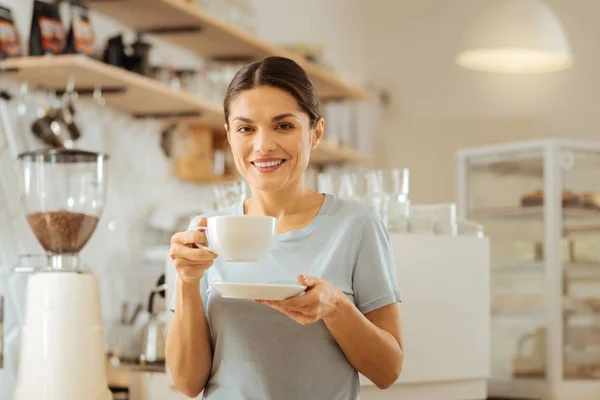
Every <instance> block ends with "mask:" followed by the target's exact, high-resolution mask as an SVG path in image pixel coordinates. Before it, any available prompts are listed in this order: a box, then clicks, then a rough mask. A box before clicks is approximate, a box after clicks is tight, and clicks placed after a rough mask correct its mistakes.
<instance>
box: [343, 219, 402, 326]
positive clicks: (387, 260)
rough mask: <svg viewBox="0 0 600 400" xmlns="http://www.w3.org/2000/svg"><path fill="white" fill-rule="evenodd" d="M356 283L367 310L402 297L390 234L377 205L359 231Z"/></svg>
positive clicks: (358, 301) (357, 300)
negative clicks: (376, 208) (377, 209)
mask: <svg viewBox="0 0 600 400" xmlns="http://www.w3.org/2000/svg"><path fill="white" fill-rule="evenodd" d="M352 286H353V291H354V301H355V303H356V306H357V308H358V309H359V310H360V312H362V313H363V314H367V313H369V312H371V311H374V310H377V309H378V308H381V307H384V306H386V305H389V304H392V303H396V302H399V301H402V296H401V294H400V290H399V289H398V282H397V278H396V265H395V263H394V253H393V250H392V244H391V241H390V237H389V234H388V231H387V228H386V227H385V225H384V223H383V220H382V219H381V217H380V216H379V214H378V212H377V211H376V210H375V209H371V210H370V211H369V213H368V214H367V215H366V217H365V220H364V223H363V226H362V228H361V230H360V233H359V238H358V242H357V249H356V261H355V264H354V271H353V274H352Z"/></svg>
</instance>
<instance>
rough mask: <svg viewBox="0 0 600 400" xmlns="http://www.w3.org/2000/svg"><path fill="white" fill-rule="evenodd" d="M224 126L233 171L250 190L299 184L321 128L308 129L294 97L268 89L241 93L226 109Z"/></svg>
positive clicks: (321, 133) (316, 143) (281, 187)
mask: <svg viewBox="0 0 600 400" xmlns="http://www.w3.org/2000/svg"><path fill="white" fill-rule="evenodd" d="M228 122H229V127H227V126H225V128H228V131H227V137H228V139H229V143H230V145H231V150H232V152H233V157H234V160H235V165H236V167H237V169H238V171H239V172H240V174H241V175H242V176H243V177H244V179H246V181H247V182H248V183H249V184H250V185H251V186H252V187H254V188H255V189H258V190H261V191H267V192H272V191H278V190H280V189H284V188H286V187H287V186H289V185H290V184H295V183H298V182H301V180H302V177H303V175H304V172H305V171H306V168H307V167H308V162H309V158H310V152H311V151H312V150H313V149H315V148H316V147H317V146H318V144H319V141H320V140H321V137H322V136H323V126H324V123H323V120H322V119H321V120H320V121H319V122H318V123H317V126H316V128H314V129H313V128H311V124H310V119H309V116H308V114H307V113H306V112H304V111H302V110H301V109H300V107H299V105H298V102H297V101H296V99H295V98H294V97H293V96H291V95H290V94H288V93H287V92H285V91H283V90H281V89H277V88H273V87H270V86H261V87H258V88H255V89H250V90H245V91H243V92H241V93H240V94H239V95H238V96H237V97H236V98H234V99H233V101H232V102H231V103H230V105H229V120H228Z"/></svg>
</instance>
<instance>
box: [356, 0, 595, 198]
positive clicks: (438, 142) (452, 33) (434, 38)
mask: <svg viewBox="0 0 600 400" xmlns="http://www.w3.org/2000/svg"><path fill="white" fill-rule="evenodd" d="M498 1H500V0H453V1H445V0H419V1H409V0H404V1H387V0H376V1H371V2H369V7H368V8H367V13H368V20H369V24H368V38H369V46H368V57H367V59H368V60H369V62H368V63H367V73H368V75H369V76H372V77H374V78H376V79H377V83H378V85H380V86H382V87H386V88H389V90H390V92H391V95H392V104H391V106H390V107H389V108H387V109H386V110H384V120H383V128H382V129H383V131H382V139H381V143H380V149H381V154H382V156H383V157H384V159H385V161H384V162H383V164H385V165H388V166H396V167H404V166H408V167H410V168H411V170H412V171H411V172H412V176H413V177H414V179H411V191H412V194H411V197H412V200H413V201H417V202H434V201H451V200H454V199H455V198H454V186H455V183H454V182H455V176H454V158H453V157H454V151H455V150H456V149H457V148H460V147H463V146H472V145H479V144H486V143H493V142H503V141H512V140H518V139H524V138H530V137H558V136H562V137H579V138H587V139H598V140H600V132H599V131H598V130H599V128H600V113H599V112H598V109H599V107H600V95H599V94H598V91H597V90H596V85H597V81H598V72H597V71H598V70H599V69H600V53H599V52H598V51H597V47H596V45H595V38H596V37H598V36H599V35H600V25H599V24H598V23H597V15H599V13H600V2H597V1H595V0H577V1H572V0H549V1H547V3H549V4H550V6H551V7H552V8H553V9H554V10H555V11H556V13H557V15H558V16H559V18H560V19H561V20H562V22H563V24H564V27H565V30H566V33H567V35H568V37H569V39H570V42H571V45H572V50H573V53H574V57H575V66H574V67H573V68H572V69H571V70H568V71H564V72H559V73H554V74H545V75H529V76H515V75H500V74H491V73H480V72H473V71H469V70H465V69H462V68H460V67H458V66H456V65H455V64H454V63H453V58H454V54H455V52H456V49H457V48H458V43H459V40H460V36H461V33H462V29H463V27H464V26H465V25H466V24H467V23H468V22H469V21H471V20H472V19H473V18H475V17H476V16H477V15H478V13H480V12H481V11H482V10H483V9H485V8H486V7H488V6H490V5H492V4H494V3H497V2H498Z"/></svg>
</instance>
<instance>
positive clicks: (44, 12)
mask: <svg viewBox="0 0 600 400" xmlns="http://www.w3.org/2000/svg"><path fill="white" fill-rule="evenodd" d="M66 41H67V35H66V33H65V27H64V26H63V24H62V22H61V20H60V13H59V9H58V3H57V1H56V0H35V1H34V3H33V19H32V21H31V35H30V36H29V55H32V56H43V55H48V54H62V53H63V51H64V50H65V44H66Z"/></svg>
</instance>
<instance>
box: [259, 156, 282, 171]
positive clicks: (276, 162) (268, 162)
mask: <svg viewBox="0 0 600 400" xmlns="http://www.w3.org/2000/svg"><path fill="white" fill-rule="evenodd" d="M251 164H252V165H253V166H254V168H255V169H257V170H258V171H260V172H263V173H270V172H274V171H277V170H278V169H279V168H281V166H282V165H283V164H285V160H282V159H258V160H254V161H251Z"/></svg>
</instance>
